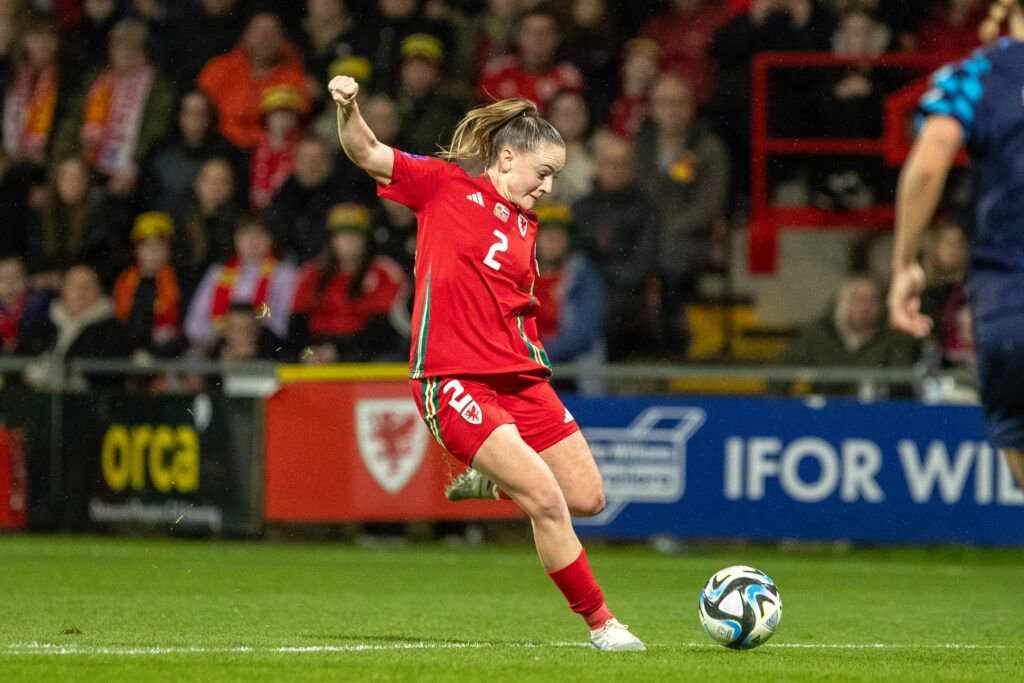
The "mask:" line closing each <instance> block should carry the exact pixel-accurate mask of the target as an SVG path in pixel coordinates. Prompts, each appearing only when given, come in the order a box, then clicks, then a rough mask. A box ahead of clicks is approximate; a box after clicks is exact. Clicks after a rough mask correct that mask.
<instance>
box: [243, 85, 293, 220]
mask: <svg viewBox="0 0 1024 683" xmlns="http://www.w3.org/2000/svg"><path fill="white" fill-rule="evenodd" d="M261 106H262V112H263V118H262V121H263V132H262V133H261V134H260V138H259V142H257V143H256V147H254V148H253V150H252V161H251V162H250V165H249V205H250V206H251V207H252V208H253V209H254V210H256V211H262V210H263V209H265V208H267V207H268V206H270V200H271V198H273V196H274V195H275V194H277V191H278V190H279V189H281V186H282V185H284V183H285V181H286V180H288V178H289V177H290V176H291V174H292V171H293V170H295V148H296V147H297V146H298V144H299V137H300V136H301V135H302V123H303V119H304V118H305V115H306V109H307V108H306V101H305V100H304V99H303V97H302V95H301V94H299V91H298V90H296V89H295V88H294V87H292V86H290V85H275V86H273V87H270V88H267V89H266V90H264V91H263V103H262V105H261Z"/></svg>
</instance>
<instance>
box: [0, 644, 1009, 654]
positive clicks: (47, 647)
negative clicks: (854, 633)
mask: <svg viewBox="0 0 1024 683" xmlns="http://www.w3.org/2000/svg"><path fill="white" fill-rule="evenodd" d="M680 645H682V647H692V648H717V647H719V646H718V645H715V644H714V643H695V642H691V643H681V644H680ZM492 647H519V648H541V647H589V643H569V642H558V643H517V644H510V645H507V646H506V645H496V644H494V643H423V642H409V643H393V644H388V645H373V644H369V643H360V644H355V645H294V646H281V647H252V646H238V647H123V648H119V647H88V646H79V645H59V644H55V643H38V642H33V643H18V644H14V645H8V646H7V647H4V648H0V656H75V655H77V656H87V657H88V656H102V655H112V656H118V657H137V656H143V657H144V656H154V655H191V654H199V655H204V654H217V655H223V654H317V653H334V652H368V651H371V652H382V651H401V650H462V649H484V648H492ZM648 647H655V648H660V647H666V645H664V644H656V645H648ZM762 647H765V648H770V649H776V648H778V649H787V648H796V649H810V650H908V649H929V650H1010V649H1020V648H1019V647H1017V646H1013V645H969V644H964V643H937V644H903V643H767V644H766V645H763V646H762Z"/></svg>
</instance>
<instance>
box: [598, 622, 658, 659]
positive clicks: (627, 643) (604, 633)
mask: <svg viewBox="0 0 1024 683" xmlns="http://www.w3.org/2000/svg"><path fill="white" fill-rule="evenodd" d="M590 644H591V645H593V646H594V647H596V648H597V649H598V650H609V651H613V652H615V651H623V650H646V649H647V647H646V646H645V645H644V644H643V641H641V640H640V639H639V638H637V637H636V636H634V635H633V634H632V633H630V632H629V627H628V626H626V625H625V624H620V623H619V620H618V619H616V618H614V617H612V618H611V619H609V620H608V621H606V622H605V624H604V626H602V627H601V628H599V629H597V630H596V631H591V632H590Z"/></svg>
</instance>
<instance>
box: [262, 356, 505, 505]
mask: <svg viewBox="0 0 1024 683" xmlns="http://www.w3.org/2000/svg"><path fill="white" fill-rule="evenodd" d="M408 371H409V368H408V365H407V364H404V363H402V364H398V363H395V364H369V363H367V364H359V363H353V364H339V365H328V366H303V365H283V366H280V367H279V368H278V380H279V381H280V383H281V388H280V389H279V390H278V391H277V392H276V393H275V394H274V395H272V396H271V397H269V398H268V399H267V401H266V413H265V415H266V418H265V419H266V422H265V425H266V427H265V428H266V459H265V472H264V486H265V488H264V520H265V521H268V522H285V523H337V522H349V521H358V522H387V521H419V520H460V519H512V518H519V517H522V516H523V513H522V511H521V510H520V509H519V507H518V506H517V505H516V504H515V503H513V502H511V501H505V500H502V501H476V500H473V501H460V502H457V503H452V502H450V501H448V500H447V499H445V497H444V486H445V484H447V483H448V479H449V475H450V473H451V472H454V473H455V474H458V473H459V472H462V471H463V467H462V465H460V464H459V463H458V461H456V460H455V459H454V458H452V457H451V456H450V455H447V454H445V453H444V451H443V450H442V448H441V446H440V445H439V444H438V443H437V441H435V440H434V438H433V437H432V436H430V435H429V433H428V432H427V428H426V426H425V425H424V424H423V421H422V420H421V419H420V416H419V413H418V412H417V410H416V404H415V402H414V401H413V398H412V394H411V392H410V389H409V380H408ZM446 458H447V459H446ZM449 462H450V465H449ZM452 468H453V469H452Z"/></svg>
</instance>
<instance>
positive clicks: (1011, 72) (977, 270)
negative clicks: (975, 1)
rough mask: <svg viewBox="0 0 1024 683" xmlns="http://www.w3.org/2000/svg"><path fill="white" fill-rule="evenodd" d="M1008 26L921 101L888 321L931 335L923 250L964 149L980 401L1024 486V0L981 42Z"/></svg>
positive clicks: (1009, 0)
mask: <svg viewBox="0 0 1024 683" xmlns="http://www.w3.org/2000/svg"><path fill="white" fill-rule="evenodd" d="M1004 20H1008V21H1009V27H1010V37H1009V38H1004V39H1002V40H999V41H998V42H996V43H994V44H990V45H988V46H987V47H985V48H983V49H980V50H977V51H976V52H975V53H974V54H973V55H971V56H970V57H968V58H967V59H965V60H963V61H961V62H958V63H955V64H949V65H947V66H945V67H943V68H942V69H940V70H939V71H937V72H936V73H935V75H934V76H933V77H932V88H931V90H929V91H928V92H927V93H926V94H925V95H924V97H923V98H922V99H921V105H920V109H921V113H922V114H923V117H924V120H923V125H922V127H921V129H920V132H919V134H918V137H917V140H916V141H915V143H914V147H913V149H912V150H911V153H910V156H909V158H908V159H907V163H906V165H905V166H904V167H903V171H902V172H901V174H900V180H899V184H898V186H897V194H896V241H895V245H894V248H893V261H892V264H893V282H892V288H891V290H890V293H889V320H890V322H891V323H892V325H893V326H894V327H895V328H897V329H900V330H903V331H905V332H908V333H910V334H913V335H915V336H917V337H924V336H927V335H928V333H929V332H930V331H931V328H932V320H931V318H929V317H928V316H926V315H924V314H923V313H921V310H920V305H921V292H922V291H923V289H924V280H925V277H924V271H923V270H922V268H921V266H919V265H918V264H917V260H916V259H917V250H918V244H919V241H920V236H921V233H922V232H923V231H924V229H925V227H926V226H927V225H928V223H929V221H930V220H931V218H932V214H933V213H934V211H935V208H936V206H937V205H938V202H939V199H940V198H941V195H942V191H943V187H944V185H945V182H946V176H947V174H948V172H949V169H950V167H951V166H952V165H953V161H954V158H955V156H956V153H957V150H958V149H959V148H960V145H962V144H966V145H967V152H968V154H969V156H970V158H971V164H972V166H971V179H972V185H973V193H972V194H973V197H972V204H973V221H974V225H973V233H974V234H973V239H972V245H971V259H970V261H971V262H970V269H969V275H968V285H967V286H968V295H969V300H970V305H971V313H972V317H973V321H974V338H975V345H976V348H977V355H978V374H979V380H980V381H979V384H980V389H981V402H982V405H983V406H984V409H985V421H986V425H987V427H988V431H989V438H990V439H991V440H992V442H993V443H994V444H995V445H996V447H997V448H999V451H1000V452H1001V453H1002V454H1003V457H1005V458H1006V462H1007V464H1009V466H1010V470H1011V471H1012V472H1013V475H1014V478H1015V479H1016V480H1017V484H1018V485H1020V486H1022V487H1024V299H1021V292H1024V134H1022V131H1024V102H1022V100H1021V93H1022V92H1024V42H1022V41H1024V0H998V1H997V2H993V3H992V5H991V7H990V10H989V18H988V20H987V21H986V22H985V23H984V24H983V25H982V38H983V39H985V40H986V41H992V40H993V39H994V38H995V37H996V36H998V34H999V31H1000V25H1001V24H1002V22H1003V21H1004Z"/></svg>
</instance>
